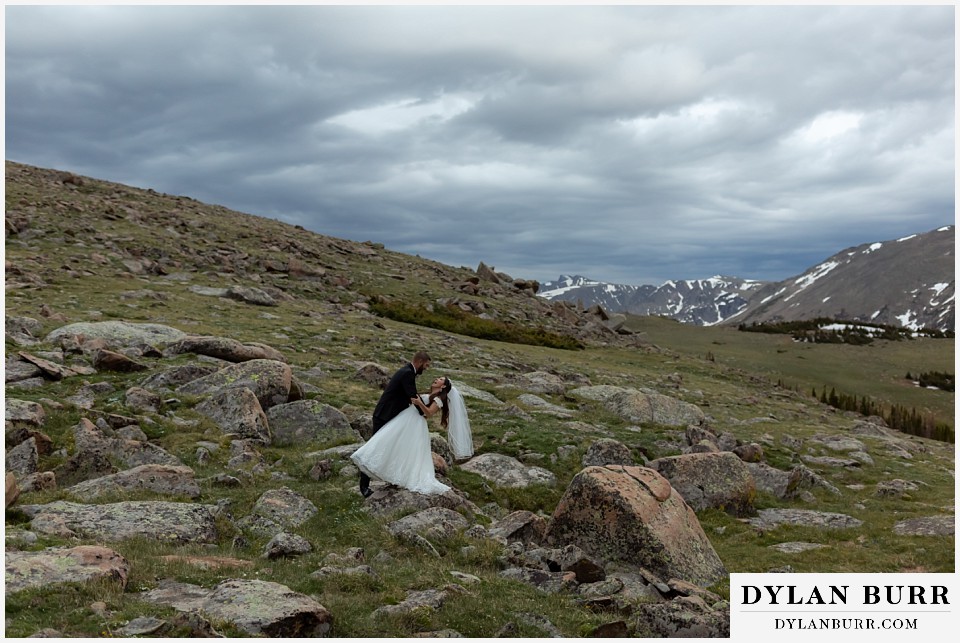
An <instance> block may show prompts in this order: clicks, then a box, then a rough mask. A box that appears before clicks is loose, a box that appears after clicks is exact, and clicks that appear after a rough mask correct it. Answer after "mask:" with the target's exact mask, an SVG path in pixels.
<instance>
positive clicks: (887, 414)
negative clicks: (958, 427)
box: [811, 385, 956, 443]
mask: <svg viewBox="0 0 960 643" xmlns="http://www.w3.org/2000/svg"><path fill="white" fill-rule="evenodd" d="M811 394H812V395H813V397H815V398H817V399H818V400H820V401H821V402H822V403H824V404H828V405H830V406H832V407H833V408H835V409H839V410H841V411H852V412H854V413H859V414H860V415H863V416H871V415H875V416H878V417H882V418H883V420H884V421H885V422H886V423H887V426H889V427H890V428H891V429H895V430H897V431H900V432H902V433H908V434H910V435H917V436H920V437H924V438H930V439H932V440H939V441H941V442H950V443H953V442H954V441H955V439H956V438H955V435H954V429H953V427H952V426H950V425H949V424H947V423H946V422H942V421H940V420H937V418H936V416H934V415H933V414H931V413H921V412H919V411H917V409H916V408H907V407H906V406H903V405H902V404H882V403H879V402H876V401H875V400H872V399H870V398H869V397H867V396H866V395H864V396H859V397H858V396H857V395H848V394H846V393H838V392H837V390H836V389H834V388H831V389H830V392H829V394H828V393H827V387H826V385H824V387H823V389H822V390H821V391H820V393H819V394H818V393H817V389H816V388H814V389H813V390H812V391H811Z"/></svg>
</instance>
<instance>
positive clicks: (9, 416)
mask: <svg viewBox="0 0 960 643" xmlns="http://www.w3.org/2000/svg"><path fill="white" fill-rule="evenodd" d="M3 417H4V419H5V420H6V421H7V422H10V423H12V424H13V425H14V426H20V425H28V426H35V427H41V426H43V423H44V421H45V419H46V412H45V411H44V410H43V406H41V405H40V404H38V403H37V402H28V401H26V400H16V399H13V398H9V397H8V398H6V400H4V407H3Z"/></svg>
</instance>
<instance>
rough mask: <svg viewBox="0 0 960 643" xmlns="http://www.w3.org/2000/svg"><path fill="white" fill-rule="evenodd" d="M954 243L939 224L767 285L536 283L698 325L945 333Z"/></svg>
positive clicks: (565, 296) (950, 313) (614, 307)
mask: <svg viewBox="0 0 960 643" xmlns="http://www.w3.org/2000/svg"><path fill="white" fill-rule="evenodd" d="M954 242H955V235H954V227H953V226H945V227H943V228H939V229H937V230H933V231H931V232H927V233H924V234H915V235H910V236H908V237H904V238H902V239H897V240H894V241H885V242H876V243H865V244H863V245H861V246H857V247H855V248H847V249H846V250H843V251H842V252H839V253H837V254H835V255H833V256H832V257H830V258H828V259H827V260H825V261H823V262H822V263H820V264H817V265H816V266H814V267H812V268H810V269H809V270H807V271H805V272H804V273H803V274H801V275H798V276H796V277H791V278H789V279H786V280H784V281H781V282H774V283H771V282H759V281H750V280H745V279H737V278H735V277H712V278H710V279H698V280H686V281H668V282H666V283H664V284H662V285H661V286H650V285H646V286H631V285H622V284H609V283H604V282H599V281H594V280H591V279H588V278H586V277H581V276H573V277H570V276H561V277H560V278H559V279H558V280H557V281H556V282H546V283H544V284H543V285H542V286H541V291H540V296H542V297H545V298H547V299H551V300H565V301H579V302H581V303H582V304H583V305H584V306H585V307H589V306H591V305H593V304H599V305H601V306H603V307H604V308H606V309H607V310H608V311H610V312H622V313H632V314H636V315H662V316H665V317H670V318H672V319H676V320H678V321H682V322H684V323H690V324H696V325H700V326H710V325H715V324H727V323H737V324H739V323H753V322H764V321H796V320H802V319H814V318H817V317H831V318H837V319H845V320H856V321H864V322H874V323H878V324H887V325H892V326H902V327H906V328H913V329H917V328H924V327H926V328H936V329H938V330H943V331H947V330H953V327H954V282H955V276H954Z"/></svg>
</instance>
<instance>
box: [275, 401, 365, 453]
mask: <svg viewBox="0 0 960 643" xmlns="http://www.w3.org/2000/svg"><path fill="white" fill-rule="evenodd" d="M267 421H268V422H269V424H270V432H271V434H272V435H273V443H274V444H275V445H277V446H284V445H291V444H292V445H305V444H309V443H311V442H332V441H336V440H343V439H353V440H355V439H357V438H359V437H360V436H359V435H358V434H357V432H356V431H354V430H353V427H351V426H350V420H348V419H347V416H346V415H344V414H343V413H342V412H340V411H339V410H337V409H335V408H333V407H332V406H330V405H329V404H324V403H323V402H320V401H319V400H300V401H298V402H290V403H288V404H278V405H276V406H274V407H272V408H271V409H270V410H269V411H267Z"/></svg>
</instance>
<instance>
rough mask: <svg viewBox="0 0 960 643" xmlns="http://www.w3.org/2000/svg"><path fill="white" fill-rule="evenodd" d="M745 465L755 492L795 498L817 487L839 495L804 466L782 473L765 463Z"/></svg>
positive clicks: (838, 492)
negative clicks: (751, 478)
mask: <svg viewBox="0 0 960 643" xmlns="http://www.w3.org/2000/svg"><path fill="white" fill-rule="evenodd" d="M745 464H746V465H747V469H748V470H749V471H750V474H751V475H752V476H753V481H754V484H755V485H756V488H757V491H762V492H764V493H769V494H772V495H774V496H776V497H777V498H784V499H791V498H796V497H797V496H798V495H799V494H800V492H801V491H804V490H807V489H813V488H817V487H819V488H823V489H826V490H827V491H829V492H830V493H832V494H834V495H839V494H840V490H839V489H837V488H836V487H835V486H833V485H832V484H830V483H829V482H827V481H826V480H825V479H824V478H823V477H821V476H820V475H818V474H817V473H815V472H814V471H812V470H811V469H809V468H808V467H805V466H804V465H798V466H796V467H794V468H793V469H791V470H789V471H783V470H781V469H776V468H774V467H771V466H770V465H769V464H767V463H765V462H747V463H745Z"/></svg>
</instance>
